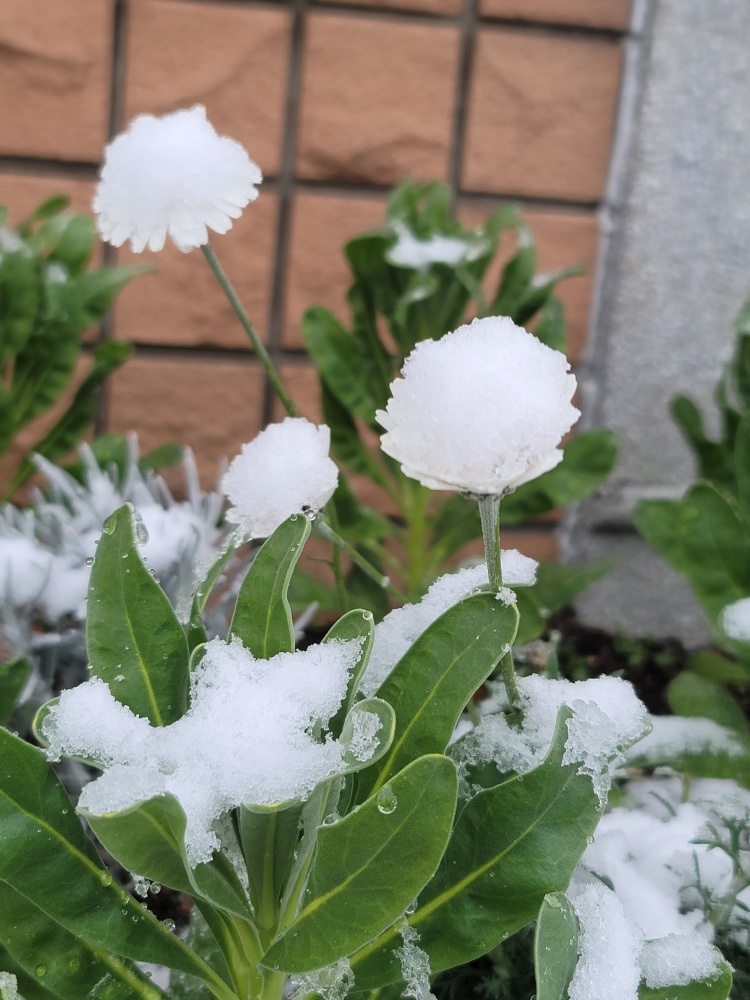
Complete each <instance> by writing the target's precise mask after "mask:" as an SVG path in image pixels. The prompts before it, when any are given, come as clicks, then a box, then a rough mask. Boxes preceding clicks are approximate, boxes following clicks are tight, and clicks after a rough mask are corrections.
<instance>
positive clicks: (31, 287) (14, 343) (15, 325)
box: [0, 250, 41, 365]
mask: <svg viewBox="0 0 750 1000" xmlns="http://www.w3.org/2000/svg"><path fill="white" fill-rule="evenodd" d="M40 294H41V286H40V282H39V265H38V263H37V261H36V260H35V259H34V258H33V257H29V255H28V253H26V252H24V251H21V250H19V251H16V252H14V253H5V254H3V255H2V256H0V365H3V364H5V362H6V361H8V360H9V359H10V358H13V357H15V356H16V354H18V352H19V351H20V350H21V348H22V347H23V346H24V344H26V342H27V341H28V339H29V337H30V336H31V333H32V331H33V329H34V322H35V321H36V317H37V311H38V309H39V298H40Z"/></svg>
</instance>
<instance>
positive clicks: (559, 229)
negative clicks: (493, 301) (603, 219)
mask: <svg viewBox="0 0 750 1000" xmlns="http://www.w3.org/2000/svg"><path fill="white" fill-rule="evenodd" d="M493 207H495V206H491V205H487V206H483V207H479V206H477V205H475V204H473V205H464V206H463V207H462V208H461V211H460V215H461V219H462V220H463V222H464V224H465V225H467V226H479V225H481V224H482V223H483V222H484V221H485V220H486V219H487V217H488V216H489V214H490V212H491V211H492V208H493ZM523 217H524V219H525V221H526V222H527V223H528V225H529V228H530V229H531V231H532V233H533V234H534V239H535V240H536V244H537V249H538V253H539V257H538V270H539V272H540V273H544V272H546V271H552V270H557V269H558V268H560V267H569V266H570V265H571V264H582V265H583V266H584V267H585V268H586V273H585V274H583V275H580V276H576V277H573V278H566V279H565V280H564V281H562V282H560V284H559V285H558V286H557V292H556V294H557V295H558V296H559V297H560V298H561V299H562V301H563V304H564V306H565V318H566V321H567V326H568V356H569V357H570V359H571V360H572V361H574V362H575V361H579V360H580V358H581V356H582V354H583V351H584V348H585V345H586V334H587V330H588V320H589V310H590V308H591V296H592V292H593V284H594V271H595V268H596V251H597V244H598V223H597V220H596V216H595V214H594V213H593V212H553V211H541V210H539V209H524V210H523ZM516 249H517V243H516V240H515V237H514V235H513V234H512V233H511V232H510V231H508V232H506V233H505V234H503V237H502V238H501V241H500V253H499V254H498V257H497V262H496V263H493V264H492V265H491V267H490V268H489V269H488V273H487V279H486V281H485V294H487V295H488V296H489V295H492V294H494V292H495V291H496V290H497V283H498V280H499V277H500V272H501V269H502V266H503V265H504V264H505V263H506V261H507V260H508V259H509V258H510V257H511V256H512V255H513V253H514V252H515V251H516Z"/></svg>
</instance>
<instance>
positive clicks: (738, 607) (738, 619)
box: [721, 597, 750, 642]
mask: <svg viewBox="0 0 750 1000" xmlns="http://www.w3.org/2000/svg"><path fill="white" fill-rule="evenodd" d="M721 627H722V628H723V629H724V631H725V632H726V634H727V635H728V636H729V638H730V639H736V640H737V641H738V642H750V597H743V598H742V599H741V600H739V601H734V603H733V604H727V606H726V607H725V608H724V609H723V610H722V612H721Z"/></svg>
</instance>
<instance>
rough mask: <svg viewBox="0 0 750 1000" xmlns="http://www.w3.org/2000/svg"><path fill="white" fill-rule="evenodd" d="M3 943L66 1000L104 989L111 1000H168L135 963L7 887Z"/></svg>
mask: <svg viewBox="0 0 750 1000" xmlns="http://www.w3.org/2000/svg"><path fill="white" fill-rule="evenodd" d="M0 939H1V940H2V942H3V944H4V946H5V947H6V948H7V949H8V953H9V954H10V955H11V957H12V958H13V959H14V960H15V961H16V962H18V963H19V965H20V966H21V967H22V968H23V969H24V971H25V972H26V973H27V975H29V976H30V977H33V978H34V979H35V980H37V981H38V983H39V984H40V985H41V986H42V987H43V988H44V989H45V990H49V991H50V992H51V993H52V994H54V995H55V996H57V997H61V998H62V1000H81V997H86V996H89V995H91V994H92V991H93V990H94V989H95V988H96V987H97V986H100V985H101V984H103V983H106V994H105V993H102V994H101V995H102V996H106V998H107V1000H166V994H165V993H164V992H163V991H162V990H161V989H159V988H158V987H157V986H156V985H154V983H152V982H151V980H150V979H149V978H148V976H147V975H146V974H145V973H143V972H141V970H140V969H139V968H138V967H137V966H136V965H135V964H134V963H132V962H130V961H128V960H127V959H122V958H118V957H117V956H116V955H113V954H111V953H110V952H108V951H107V950H105V949H103V948H101V947H99V946H98V945H95V944H92V943H91V942H90V941H86V940H84V939H82V938H78V937H76V935H74V934H71V933H70V931H67V930H65V928H64V927H61V926H60V924H58V923H56V922H55V921H54V920H51V919H50V918H49V917H48V916H47V915H46V914H45V913H44V912H43V911H42V910H40V909H39V908H38V907H37V906H35V905H34V904H33V903H32V902H31V900H29V899H27V897H26V896H23V895H22V894H21V893H20V892H17V891H16V890H15V889H13V888H11V886H10V885H8V883H7V882H3V881H0ZM0 964H2V959H0ZM96 995H97V996H98V995H99V994H96Z"/></svg>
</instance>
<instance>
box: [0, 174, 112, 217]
mask: <svg viewBox="0 0 750 1000" xmlns="http://www.w3.org/2000/svg"><path fill="white" fill-rule="evenodd" d="M93 193H94V181H93V180H91V181H81V180H75V179H73V178H70V177H42V176H40V175H38V174H4V173H0V205H7V206H8V208H9V210H10V211H9V213H8V224H9V225H11V226H16V225H18V223H19V222H20V221H21V220H22V219H24V218H25V217H26V216H27V215H29V214H30V213H31V212H32V211H33V210H34V209H35V208H36V207H37V205H39V204H41V203H42V202H43V201H46V200H47V199H48V198H51V197H52V196H53V195H57V194H65V195H67V196H68V197H69V198H70V207H69V211H71V212H83V213H84V214H85V215H92V212H91V198H92V196H93Z"/></svg>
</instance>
